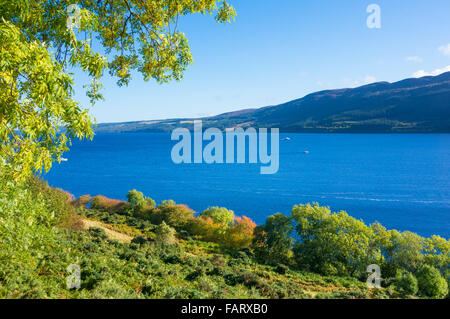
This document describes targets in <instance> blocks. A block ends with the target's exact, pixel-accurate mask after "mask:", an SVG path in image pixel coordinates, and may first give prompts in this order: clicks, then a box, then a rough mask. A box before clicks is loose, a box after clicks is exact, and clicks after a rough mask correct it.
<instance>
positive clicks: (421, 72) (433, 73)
mask: <svg viewBox="0 0 450 319" xmlns="http://www.w3.org/2000/svg"><path fill="white" fill-rule="evenodd" d="M445 72H450V65H447V66H446V67H444V68H442V69H436V70H434V71H431V72H426V71H425V70H419V71H417V72H415V73H414V74H413V75H412V76H413V77H415V78H421V77H423V76H430V75H431V76H436V75H439V74H442V73H445Z"/></svg>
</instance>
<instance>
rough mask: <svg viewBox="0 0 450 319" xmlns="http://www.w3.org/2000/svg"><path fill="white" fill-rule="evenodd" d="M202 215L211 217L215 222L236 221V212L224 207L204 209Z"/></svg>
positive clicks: (227, 222)
mask: <svg viewBox="0 0 450 319" xmlns="http://www.w3.org/2000/svg"><path fill="white" fill-rule="evenodd" d="M200 217H202V218H208V217H209V218H211V219H212V220H213V221H214V222H215V223H218V224H223V225H231V224H232V223H233V222H234V212H233V211H232V210H228V209H226V208H224V207H210V208H208V209H206V210H204V211H203V212H202V213H201V214H200Z"/></svg>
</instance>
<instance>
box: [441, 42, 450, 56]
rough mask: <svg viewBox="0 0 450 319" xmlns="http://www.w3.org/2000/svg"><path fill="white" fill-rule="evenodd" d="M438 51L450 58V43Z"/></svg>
mask: <svg viewBox="0 0 450 319" xmlns="http://www.w3.org/2000/svg"><path fill="white" fill-rule="evenodd" d="M438 50H439V51H440V52H441V53H442V54H443V55H448V56H450V43H449V44H447V45H443V46H440V47H439V48H438Z"/></svg>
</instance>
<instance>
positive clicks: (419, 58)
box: [405, 56, 423, 63]
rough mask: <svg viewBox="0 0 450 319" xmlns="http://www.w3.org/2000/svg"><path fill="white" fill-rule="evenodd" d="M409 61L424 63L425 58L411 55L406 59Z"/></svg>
mask: <svg viewBox="0 0 450 319" xmlns="http://www.w3.org/2000/svg"><path fill="white" fill-rule="evenodd" d="M405 60H406V61H407V62H414V63H422V62H423V59H422V58H421V57H420V56H409V57H407V58H406V59H405Z"/></svg>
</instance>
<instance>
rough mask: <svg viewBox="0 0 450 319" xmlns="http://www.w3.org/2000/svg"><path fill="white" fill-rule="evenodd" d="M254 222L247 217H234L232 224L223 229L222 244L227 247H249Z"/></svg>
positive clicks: (238, 248) (236, 248)
mask: <svg viewBox="0 0 450 319" xmlns="http://www.w3.org/2000/svg"><path fill="white" fill-rule="evenodd" d="M255 227H256V224H255V223H254V222H253V221H252V220H251V219H250V218H248V217H246V216H242V217H235V222H234V224H233V225H231V226H230V227H228V228H227V229H226V230H225V233H224V238H223V241H222V242H221V244H222V245H224V246H225V247H227V248H229V249H233V250H240V249H244V248H249V247H250V246H251V244H252V241H253V233H254V230H255Z"/></svg>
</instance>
